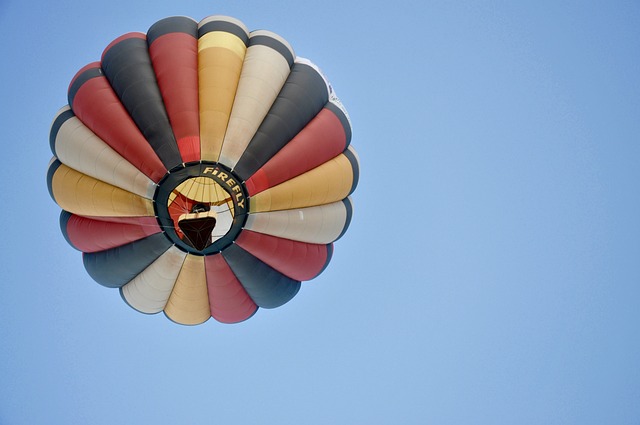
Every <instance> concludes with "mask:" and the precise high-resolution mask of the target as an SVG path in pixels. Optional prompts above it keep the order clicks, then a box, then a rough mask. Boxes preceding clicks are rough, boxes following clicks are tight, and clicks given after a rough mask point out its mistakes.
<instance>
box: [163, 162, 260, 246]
mask: <svg viewBox="0 0 640 425" xmlns="http://www.w3.org/2000/svg"><path fill="white" fill-rule="evenodd" d="M240 182H241V180H240V179H238V178H237V177H236V176H235V175H234V174H233V173H232V172H231V170H229V169H228V168H226V167H224V166H222V165H221V164H217V163H205V162H202V163H196V164H191V165H184V166H180V167H177V169H173V170H171V172H170V173H168V174H167V175H166V176H165V177H164V178H163V179H162V180H161V181H160V183H159V184H158V188H157V189H156V193H155V196H154V206H155V209H156V216H157V219H158V222H159V223H160V225H161V228H162V229H163V231H164V232H165V234H166V235H167V237H168V238H169V239H170V240H171V241H172V242H173V243H174V244H175V245H176V246H177V247H178V248H180V249H182V250H183V251H187V252H189V253H193V254H198V255H210V254H215V253H217V252H220V251H221V250H222V249H224V248H225V247H226V246H228V245H230V244H231V243H233V241H234V240H235V238H236V237H237V236H238V234H239V233H240V231H241V230H242V227H243V226H244V222H245V221H246V215H247V213H248V201H249V200H248V198H247V196H246V190H245V188H244V185H243V184H242V183H240Z"/></svg>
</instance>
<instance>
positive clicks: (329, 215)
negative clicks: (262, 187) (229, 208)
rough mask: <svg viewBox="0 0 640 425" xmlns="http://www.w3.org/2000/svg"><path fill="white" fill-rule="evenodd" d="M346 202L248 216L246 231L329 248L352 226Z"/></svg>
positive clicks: (348, 206) (348, 203)
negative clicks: (323, 245)
mask: <svg viewBox="0 0 640 425" xmlns="http://www.w3.org/2000/svg"><path fill="white" fill-rule="evenodd" d="M351 211H352V207H351V201H350V199H349V198H346V199H344V200H343V201H340V202H334V203H331V204H327V205H319V206H316V207H310V208H302V209H295V210H285V211H271V212H263V213H257V214H250V215H249V216H248V218H247V222H246V224H245V230H251V231H254V232H259V233H264V234H266V235H272V236H277V237H280V238H284V239H291V240H294V241H300V242H307V243H315V244H329V243H331V242H334V241H336V240H337V239H339V238H340V236H342V235H343V234H344V232H345V231H346V230H347V228H348V227H349V223H350V222H351V214H352V213H351Z"/></svg>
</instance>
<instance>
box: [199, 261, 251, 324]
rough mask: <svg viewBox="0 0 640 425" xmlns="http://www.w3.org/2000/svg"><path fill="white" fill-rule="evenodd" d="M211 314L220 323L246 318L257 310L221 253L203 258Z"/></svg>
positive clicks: (234, 321)
mask: <svg viewBox="0 0 640 425" xmlns="http://www.w3.org/2000/svg"><path fill="white" fill-rule="evenodd" d="M204 265H205V271H206V275H207V289H208V293H209V306H210V308H211V316H212V317H213V318H214V319H216V320H217V321H218V322H221V323H238V322H242V321H243V320H247V319H248V318H250V317H251V316H253V315H254V314H255V313H256V311H257V310H258V306H257V305H256V304H255V303H254V302H253V301H252V300H251V298H250V297H249V294H247V291H245V290H244V288H243V287H242V285H241V284H240V282H239V281H238V279H236V276H235V275H234V274H233V271H231V268H230V267H229V265H228V264H227V262H226V261H225V260H224V258H223V257H222V255H220V254H216V255H210V256H207V257H205V259H204Z"/></svg>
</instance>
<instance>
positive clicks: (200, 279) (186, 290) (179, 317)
mask: <svg viewBox="0 0 640 425" xmlns="http://www.w3.org/2000/svg"><path fill="white" fill-rule="evenodd" d="M164 312H165V314H166V315H167V317H169V318H170V319H171V320H173V321H174V322H177V323H181V324H183V325H197V324H200V323H203V322H206V321H207V320H208V319H209V317H211V310H210V309H209V293H208V290H207V277H206V273H205V268H204V257H203V256H199V255H187V257H186V258H185V261H184V264H183V265H182V269H181V270H180V274H179V275H178V279H177V280H176V284H175V286H174V287H173V291H172V292H171V295H170V296H169V300H168V301H167V305H166V307H165V309H164Z"/></svg>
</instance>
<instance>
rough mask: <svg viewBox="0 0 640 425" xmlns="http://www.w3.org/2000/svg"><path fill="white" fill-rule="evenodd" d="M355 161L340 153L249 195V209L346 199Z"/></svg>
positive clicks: (352, 177)
mask: <svg viewBox="0 0 640 425" xmlns="http://www.w3.org/2000/svg"><path fill="white" fill-rule="evenodd" d="M355 167H356V164H354V163H352V162H351V161H350V160H349V158H348V157H347V156H346V155H344V154H341V155H339V156H337V157H335V158H334V159H331V160H329V161H327V162H325V163H323V164H322V165H320V166H319V167H316V168H314V169H313V170H311V171H308V172H306V173H304V174H301V175H299V176H297V177H294V178H293V179H291V180H287V181H286V182H284V183H282V184H280V185H278V186H275V187H272V188H271V189H268V190H265V191H264V192H260V193H259V194H257V195H255V196H254V197H252V198H251V212H252V213H254V212H262V211H275V210H289V209H293V208H304V207H311V206H315V205H324V204H329V203H331V202H336V201H339V200H342V199H344V198H346V197H347V196H348V195H349V194H350V193H351V190H352V188H353V184H354V180H355V175H356V174H357V172H355V171H354V168H355Z"/></svg>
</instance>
